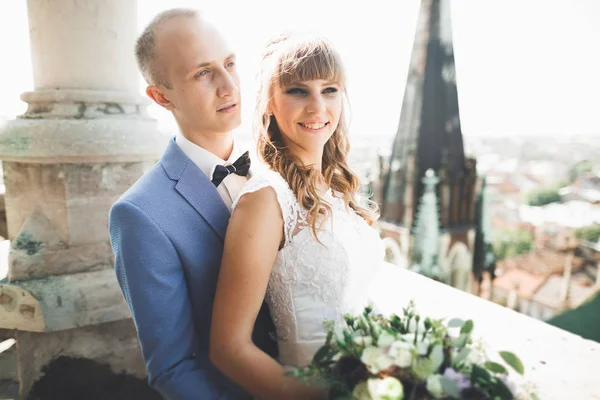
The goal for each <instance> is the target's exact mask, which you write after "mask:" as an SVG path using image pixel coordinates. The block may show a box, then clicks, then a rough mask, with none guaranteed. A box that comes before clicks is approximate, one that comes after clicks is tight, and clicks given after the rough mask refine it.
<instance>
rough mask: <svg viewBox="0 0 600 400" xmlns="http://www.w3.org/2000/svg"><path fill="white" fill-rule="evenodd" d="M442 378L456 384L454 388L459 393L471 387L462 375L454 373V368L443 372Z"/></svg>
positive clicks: (467, 379) (466, 378) (469, 382)
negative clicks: (456, 388)
mask: <svg viewBox="0 0 600 400" xmlns="http://www.w3.org/2000/svg"><path fill="white" fill-rule="evenodd" d="M444 378H446V379H449V380H451V381H452V382H454V383H456V387H458V390H460V391H463V390H465V389H468V388H470V387H471V381H470V380H469V378H468V377H467V376H466V375H465V374H463V373H460V372H456V370H455V369H454V368H446V370H445V371H444Z"/></svg>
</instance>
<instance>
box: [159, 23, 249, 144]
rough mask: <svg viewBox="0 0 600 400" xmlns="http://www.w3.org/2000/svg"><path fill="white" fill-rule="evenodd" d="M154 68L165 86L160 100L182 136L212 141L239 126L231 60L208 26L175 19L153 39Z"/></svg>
mask: <svg viewBox="0 0 600 400" xmlns="http://www.w3.org/2000/svg"><path fill="white" fill-rule="evenodd" d="M156 55H157V58H158V59H157V63H159V65H161V66H162V67H163V71H164V73H165V74H166V76H167V78H168V81H169V83H170V88H164V91H163V93H164V96H165V97H166V98H167V99H168V100H169V101H170V103H171V105H170V106H169V107H167V108H168V109H170V110H171V111H172V112H173V114H174V115H175V118H176V120H177V122H178V124H179V126H180V128H181V130H182V131H183V133H184V134H185V133H190V134H201V135H206V136H214V135H219V134H224V133H228V132H230V131H231V130H233V129H234V128H237V127H238V126H239V125H240V123H241V111H240V110H241V104H240V90H239V77H238V74H237V71H236V62H235V55H234V54H233V51H232V50H231V49H230V48H229V46H228V44H227V43H226V42H225V39H224V38H223V36H222V35H221V34H220V33H219V32H218V31H217V30H216V29H215V28H214V27H213V26H212V25H210V24H209V23H208V22H206V21H202V20H199V19H197V18H190V17H181V18H174V19H172V20H170V21H168V22H166V23H165V24H164V25H163V26H161V27H159V28H158V30H157V34H156Z"/></svg>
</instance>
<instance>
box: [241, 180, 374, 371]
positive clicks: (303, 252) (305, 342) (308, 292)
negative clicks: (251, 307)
mask: <svg viewBox="0 0 600 400" xmlns="http://www.w3.org/2000/svg"><path fill="white" fill-rule="evenodd" d="M269 186H270V187H272V188H273V189H274V190H275V192H276V193H277V200H278V201H279V205H280V206H281V211H282V214H283V220H284V234H285V242H284V246H283V248H282V249H281V250H280V251H279V253H278V254H277V259H276V261H275V265H274V266H273V270H272V272H271V277H270V280H269V284H268V288H267V294H266V301H267V304H268V305H269V308H270V312H271V316H272V318H273V322H274V323H275V328H276V331H277V338H278V345H279V362H280V363H281V364H282V365H286V366H304V365H307V364H308V363H310V361H311V360H312V357H313V355H314V353H315V352H316V351H317V350H318V348H319V347H320V346H322V345H323V343H324V342H325V336H326V335H325V329H324V326H323V322H324V321H326V320H333V321H335V322H336V323H337V324H339V323H342V322H343V315H344V314H345V313H347V312H350V313H359V312H361V311H362V310H363V309H364V307H365V306H366V305H367V304H368V302H369V293H368V289H369V284H370V283H371V281H372V280H373V278H374V277H375V274H376V272H377V270H378V269H379V267H380V265H381V263H382V261H383V257H384V251H385V250H384V246H383V243H382V241H381V240H380V238H379V235H378V234H377V232H376V231H375V229H373V228H372V227H370V226H369V225H368V224H367V223H366V222H365V220H363V219H362V218H361V217H359V216H358V215H357V214H356V213H355V212H354V210H352V209H350V208H346V206H345V205H344V202H343V201H342V200H341V199H340V198H338V197H336V196H335V193H332V192H331V191H328V192H327V193H326V194H325V195H324V196H323V200H325V201H327V202H328V203H329V204H330V205H331V207H332V215H331V216H330V217H329V218H328V220H327V221H326V223H325V224H324V225H323V226H322V229H321V230H320V231H319V233H318V236H319V240H320V241H321V242H322V243H323V244H320V243H319V242H317V240H315V238H314V236H313V234H312V232H311V229H310V228H309V227H307V225H306V214H307V212H306V210H305V209H304V208H303V207H301V206H300V205H299V204H298V202H297V200H296V196H295V195H294V193H293V192H292V191H291V189H290V188H289V186H288V184H287V182H286V181H285V180H284V179H283V178H282V177H281V175H279V173H277V172H274V171H271V170H267V171H262V172H261V173H259V174H258V175H255V176H253V177H252V178H250V180H249V181H248V183H247V184H246V185H245V186H244V188H243V189H242V191H241V192H240V194H239V196H238V200H239V198H240V197H241V196H243V195H244V194H246V193H251V192H255V191H257V190H260V189H263V188H265V187H269ZM238 200H236V201H235V202H234V204H233V208H235V206H236V205H237V202H238Z"/></svg>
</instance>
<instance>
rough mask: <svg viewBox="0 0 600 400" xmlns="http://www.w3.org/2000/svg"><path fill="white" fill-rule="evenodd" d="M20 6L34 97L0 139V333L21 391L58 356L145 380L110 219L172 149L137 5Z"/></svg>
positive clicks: (107, 1) (114, 0)
mask: <svg viewBox="0 0 600 400" xmlns="http://www.w3.org/2000/svg"><path fill="white" fill-rule="evenodd" d="M27 5H28V13H29V26H30V33H31V56H32V65H33V75H34V77H33V78H34V86H35V89H34V91H33V92H28V93H23V95H22V96H21V99H22V100H23V101H25V102H27V103H28V105H29V107H28V109H27V112H26V113H25V114H24V115H22V116H20V117H18V118H17V119H16V120H14V121H10V122H9V123H8V124H7V125H6V126H4V127H3V128H2V131H1V132H0V159H2V161H3V167H4V182H5V185H6V214H7V224H8V234H9V239H10V240H11V249H10V255H9V276H8V278H9V284H6V285H0V328H3V329H16V332H17V333H16V339H17V345H16V350H14V351H16V357H15V358H16V359H17V361H18V362H17V364H18V373H17V375H18V376H19V380H20V390H21V393H22V394H24V393H27V392H28V390H29V389H30V387H31V385H32V384H33V383H34V382H35V380H36V379H37V378H38V377H39V372H40V369H41V368H42V367H43V366H44V365H45V364H47V363H48V362H49V361H50V360H51V359H52V358H54V357H56V356H58V355H67V356H71V357H85V358H93V359H97V360H102V362H106V363H109V364H111V366H112V367H113V369H115V371H120V370H123V369H125V370H127V371H128V372H130V373H133V374H136V375H143V374H144V369H143V364H142V361H141V357H140V354H139V348H138V347H137V342H136V340H135V330H134V328H133V324H132V322H131V320H130V318H129V311H128V309H127V307H126V305H125V302H124V301H123V298H122V295H121V293H120V291H119V288H118V285H117V283H116V279H115V276H114V272H113V270H112V265H113V259H112V252H111V249H110V242H109V237H108V230H107V225H108V220H107V218H108V212H109V208H110V206H111V204H112V203H113V202H114V201H116V200H117V198H118V197H119V196H120V194H121V193H123V192H124V191H125V190H126V189H127V188H128V187H129V186H130V185H131V184H132V183H134V182H135V180H136V179H137V178H139V177H140V176H141V175H142V174H143V172H144V171H145V170H146V169H148V168H149V167H150V166H151V165H152V164H154V162H155V161H156V160H157V159H158V158H159V157H160V154H161V152H162V150H163V148H164V147H165V145H166V143H167V139H166V137H165V136H164V135H161V134H160V133H159V132H158V131H157V128H156V123H155V121H154V120H153V119H151V118H150V117H149V116H148V115H147V112H146V106H147V104H148V102H147V101H146V100H145V99H144V98H143V97H142V96H141V95H140V88H139V81H140V78H139V74H138V72H137V69H136V65H135V60H134V55H133V45H134V40H135V36H136V33H137V28H136V26H137V2H136V0H52V1H48V0H28V2H27ZM5 332H6V331H5ZM59 349H60V350H59ZM0 361H1V360H0ZM0 378H1V377H0ZM0 397H1V396H0Z"/></svg>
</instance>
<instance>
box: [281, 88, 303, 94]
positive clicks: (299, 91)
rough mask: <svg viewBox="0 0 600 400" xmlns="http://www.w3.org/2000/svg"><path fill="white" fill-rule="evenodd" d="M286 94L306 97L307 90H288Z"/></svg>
mask: <svg viewBox="0 0 600 400" xmlns="http://www.w3.org/2000/svg"><path fill="white" fill-rule="evenodd" d="M286 93H287V94H299V95H306V94H307V92H306V90H304V89H300V88H291V89H288V90H287V91H286Z"/></svg>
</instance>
